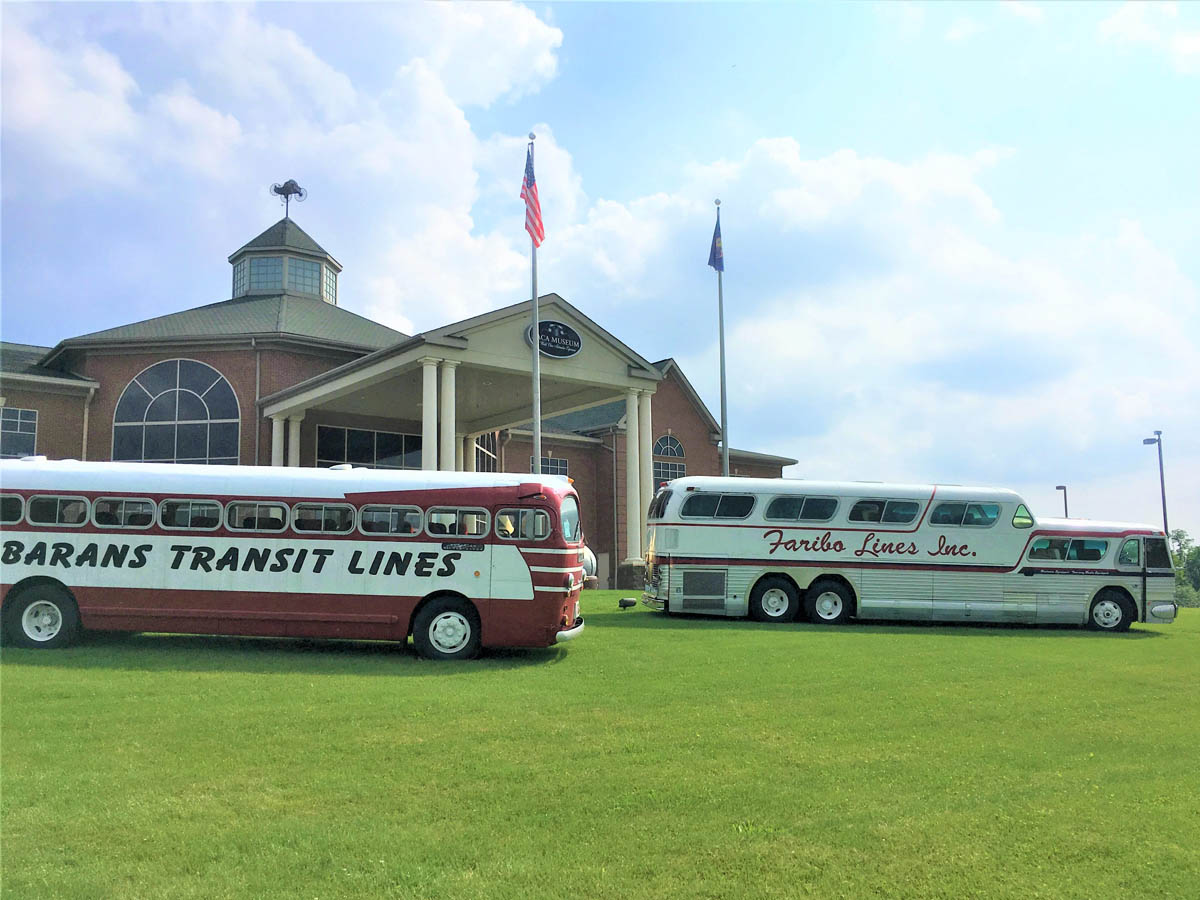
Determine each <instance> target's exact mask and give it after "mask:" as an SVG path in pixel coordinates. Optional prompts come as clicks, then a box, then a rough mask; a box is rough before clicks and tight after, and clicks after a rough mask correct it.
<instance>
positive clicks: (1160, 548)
mask: <svg viewBox="0 0 1200 900" xmlns="http://www.w3.org/2000/svg"><path fill="white" fill-rule="evenodd" d="M1146 568H1148V569H1170V568H1172V565H1171V554H1170V553H1168V552H1167V542H1166V541H1165V540H1164V539H1163V538H1146Z"/></svg>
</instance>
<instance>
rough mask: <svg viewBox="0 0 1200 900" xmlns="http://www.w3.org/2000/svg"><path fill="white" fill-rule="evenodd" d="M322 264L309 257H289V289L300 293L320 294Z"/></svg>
mask: <svg viewBox="0 0 1200 900" xmlns="http://www.w3.org/2000/svg"><path fill="white" fill-rule="evenodd" d="M320 286H321V264H320V263H315V262H313V261H312V260H308V259H295V258H294V257H289V258H288V290H290V291H295V292H296V293H298V294H320V293H321V291H320Z"/></svg>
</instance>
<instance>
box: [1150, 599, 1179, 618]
mask: <svg viewBox="0 0 1200 900" xmlns="http://www.w3.org/2000/svg"><path fill="white" fill-rule="evenodd" d="M1178 611H1179V608H1178V607H1177V606H1176V605H1175V604H1174V603H1156V604H1154V605H1153V606H1151V607H1150V615H1148V616H1146V621H1147V622H1174V621H1175V615H1176V613H1177V612H1178Z"/></svg>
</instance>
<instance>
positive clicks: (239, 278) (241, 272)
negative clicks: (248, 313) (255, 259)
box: [233, 259, 246, 297]
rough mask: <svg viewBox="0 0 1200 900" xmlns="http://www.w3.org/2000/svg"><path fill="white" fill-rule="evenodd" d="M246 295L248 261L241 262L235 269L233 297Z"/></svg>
mask: <svg viewBox="0 0 1200 900" xmlns="http://www.w3.org/2000/svg"><path fill="white" fill-rule="evenodd" d="M244 293H246V260H244V259H243V260H239V261H238V264H237V265H236V266H234V267H233V296H234V297H240V296H242V294H244Z"/></svg>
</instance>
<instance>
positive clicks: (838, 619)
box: [804, 579, 854, 625]
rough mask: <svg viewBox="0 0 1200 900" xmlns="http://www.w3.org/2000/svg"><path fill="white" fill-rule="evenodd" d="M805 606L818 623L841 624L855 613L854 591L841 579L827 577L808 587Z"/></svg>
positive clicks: (809, 615) (813, 619)
mask: <svg viewBox="0 0 1200 900" xmlns="http://www.w3.org/2000/svg"><path fill="white" fill-rule="evenodd" d="M804 607H805V611H806V612H807V613H808V618H809V619H810V620H811V621H813V622H815V623H816V624H817V625H840V624H841V623H842V622H845V621H846V620H848V619H849V618H850V616H851V615H852V614H853V613H854V593H853V592H852V591H851V590H850V589H849V588H848V587H846V585H844V584H842V583H841V582H840V581H832V580H830V579H825V580H823V581H818V582H816V584H814V585H813V586H812V587H810V588H809V589H808V593H807V594H805V597H804Z"/></svg>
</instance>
